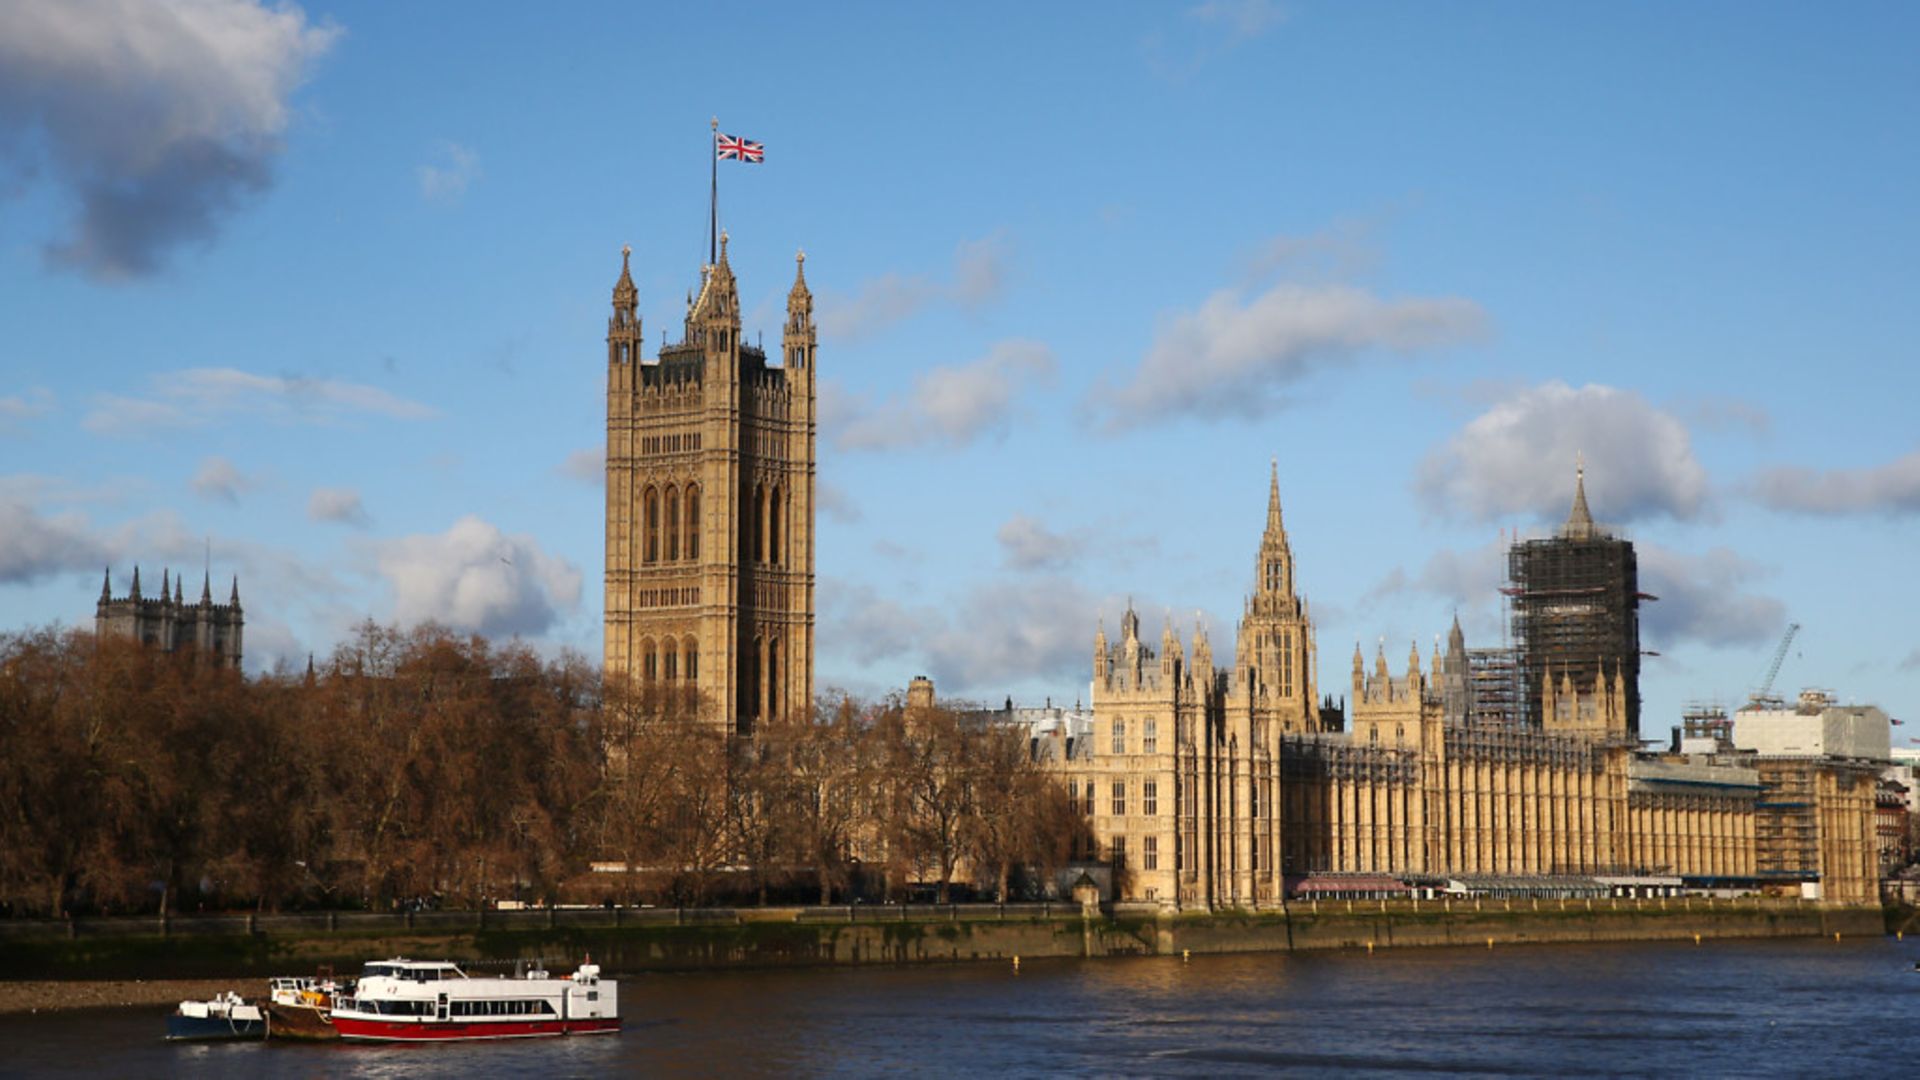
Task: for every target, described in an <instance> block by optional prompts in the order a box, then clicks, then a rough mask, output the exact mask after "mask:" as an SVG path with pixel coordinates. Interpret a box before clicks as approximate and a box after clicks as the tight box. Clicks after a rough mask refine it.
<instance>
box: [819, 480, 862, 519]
mask: <svg viewBox="0 0 1920 1080" xmlns="http://www.w3.org/2000/svg"><path fill="white" fill-rule="evenodd" d="M813 505H814V508H815V509H817V510H819V511H820V512H821V513H822V514H825V515H827V516H828V517H830V518H832V519H833V520H835V521H838V522H840V523H841V524H842V525H851V524H853V523H854V522H856V521H859V520H860V518H861V514H860V506H859V504H858V503H856V502H854V501H853V497H852V496H850V495H848V494H847V492H846V489H845V488H842V487H841V486H840V485H838V484H831V483H828V482H827V481H825V480H819V481H817V482H816V483H815V484H814V487H813Z"/></svg>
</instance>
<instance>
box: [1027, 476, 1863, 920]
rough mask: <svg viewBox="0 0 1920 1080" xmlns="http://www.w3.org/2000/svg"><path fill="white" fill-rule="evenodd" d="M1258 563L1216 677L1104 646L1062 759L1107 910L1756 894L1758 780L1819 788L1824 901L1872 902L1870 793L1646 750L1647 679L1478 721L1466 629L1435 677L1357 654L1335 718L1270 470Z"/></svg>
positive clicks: (1136, 643) (1167, 641)
mask: <svg viewBox="0 0 1920 1080" xmlns="http://www.w3.org/2000/svg"><path fill="white" fill-rule="evenodd" d="M1584 503H1585V500H1584V498H1583V497H1582V498H1579V499H1578V500H1577V502H1576V511H1575V512H1576V515H1579V514H1582V513H1584V510H1585V505H1584ZM1255 572H1256V576H1255V591H1254V593H1253V595H1252V596H1251V597H1250V598H1249V600H1248V602H1247V606H1246V612H1245V614H1244V615H1243V616H1242V619H1241V623H1240V627H1239V635H1238V640H1237V642H1236V646H1235V652H1234V658H1235V660H1234V665H1233V667H1231V668H1227V669H1224V670H1223V669H1217V668H1215V666H1214V662H1213V653H1212V645H1211V643H1210V642H1209V640H1208V638H1207V635H1206V632H1205V630H1204V628H1196V629H1195V634H1194V638H1193V649H1192V660H1191V662H1188V659H1187V653H1186V650H1185V649H1184V647H1183V645H1182V643H1181V641H1180V638H1179V636H1178V635H1177V634H1176V633H1175V632H1174V629H1173V627H1172V626H1171V625H1170V624H1169V625H1168V626H1167V627H1166V628H1165V629H1164V630H1163V631H1162V633H1161V636H1160V641H1159V646H1158V649H1157V650H1155V649H1153V648H1150V647H1149V646H1148V645H1147V644H1146V643H1145V642H1144V641H1143V640H1142V638H1141V634H1140V621H1139V617H1138V616H1137V615H1136V614H1135V613H1134V612H1133V611H1132V610H1128V611H1127V612H1126V614H1125V615H1124V616H1123V617H1122V619H1121V623H1120V636H1119V640H1118V641H1117V642H1113V643H1110V642H1109V640H1108V638H1107V635H1106V632H1105V629H1104V627H1103V628H1102V629H1101V630H1100V632H1099V633H1098V634H1097V635H1096V637H1095V639H1094V642H1095V643H1094V660H1093V697H1092V711H1093V724H1092V737H1091V739H1089V740H1088V743H1089V745H1087V746H1085V747H1084V748H1081V749H1077V750H1076V752H1075V753H1073V754H1070V755H1066V756H1065V757H1064V758H1062V759H1060V760H1059V762H1058V768H1059V769H1060V771H1061V773H1062V775H1063V778H1064V779H1065V781H1066V782H1067V783H1068V785H1069V786H1070V789H1071V790H1072V792H1073V794H1074V797H1075V799H1076V800H1077V802H1078V803H1079V805H1080V806H1081V808H1082V809H1083V811H1085V812H1086V814H1087V815H1088V818H1089V820H1090V823H1091V826H1092V832H1093V835H1094V838H1095V842H1096V844H1097V845H1098V846H1099V847H1100V848H1101V852H1100V853H1101V854H1104V855H1106V856H1108V857H1109V858H1110V859H1111V860H1112V862H1113V863H1114V866H1115V868H1116V874H1115V888H1116V891H1117V893H1118V895H1119V896H1120V898H1122V899H1127V900H1138V901H1149V902H1158V903H1161V904H1164V905H1167V906H1170V907H1177V908H1182V909H1215V908H1222V907H1229V908H1259V907H1266V906H1271V905H1277V904H1278V903H1280V902H1281V900H1282V898H1283V897H1284V896H1285V891H1286V888H1287V886H1288V883H1289V878H1293V879H1298V878H1300V877H1303V876H1306V875H1314V874H1372V875H1390V876H1394V877H1399V878H1402V879H1413V880H1420V881H1426V882H1429V883H1436V884H1438V883H1444V882H1445V881H1446V880H1448V879H1453V878H1460V877H1515V878H1519V877H1531V878H1538V877H1553V876H1585V877H1599V876H1615V875H1618V876H1634V875H1642V876H1644V875H1649V874H1657V875H1684V876H1688V877H1692V878H1695V879H1701V880H1707V881H1713V882H1720V883H1734V884H1737V885H1744V886H1747V887H1760V886H1763V885H1765V884H1768V883H1770V882H1772V881H1774V879H1773V878H1770V877H1769V875H1768V874H1767V872H1766V871H1767V863H1768V861H1769V858H1770V856H1769V851H1770V850H1771V847H1770V845H1773V844H1775V843H1776V842H1775V841H1772V840H1770V839H1769V838H1768V837H1767V836H1765V835H1762V833H1761V829H1762V828H1763V827H1764V817H1763V815H1762V814H1760V813H1759V812H1757V805H1759V804H1760V802H1761V798H1762V791H1763V787H1764V781H1765V779H1766V776H1767V775H1768V774H1769V773H1771V772H1778V771H1780V770H1797V769H1805V770H1808V771H1807V776H1808V781H1807V786H1808V787H1809V789H1810V790H1815V789H1817V790H1816V794H1818V795H1819V799H1818V803H1819V807H1818V809H1817V811H1816V812H1815V813H1814V815H1813V816H1814V817H1815V818H1816V823H1817V826H1818V833H1817V836H1815V837H1814V839H1812V840H1811V841H1810V842H1812V843H1813V844H1814V845H1815V849H1816V851H1817V855H1816V856H1815V862H1816V863H1817V866H1815V867H1813V868H1811V869H1812V871H1814V872H1817V874H1818V876H1819V877H1820V879H1821V881H1822V891H1823V895H1825V897H1826V898H1828V899H1834V900H1848V901H1860V900H1870V899H1872V898H1873V896H1874V892H1873V885H1872V879H1871V862H1872V858H1873V855H1872V832H1871V813H1872V802H1873V800H1872V794H1871V785H1870V784H1869V785H1867V786H1865V787H1860V786H1858V785H1855V784H1853V783H1852V782H1851V781H1850V780H1849V779H1848V776H1850V775H1851V774H1850V773H1848V772H1847V770H1846V769H1837V770H1836V769H1835V768H1828V767H1823V766H1806V765H1796V766H1790V765H1788V764H1786V763H1775V764H1773V765H1765V766H1761V765H1757V764H1756V762H1755V760H1754V759H1753V758H1752V756H1751V755H1737V754H1733V753H1727V754H1716V755H1704V756H1702V755H1695V756H1680V755H1668V756H1653V755H1645V754H1641V753H1639V752H1638V751H1637V741H1636V740H1635V738H1634V736H1633V734H1632V732H1633V728H1634V724H1633V717H1632V712H1631V702H1632V701H1633V700H1634V695H1635V694H1636V693H1637V688H1634V687H1630V686H1628V685H1626V684H1625V681H1624V680H1625V674H1624V673H1623V672H1622V671H1621V670H1620V669H1619V668H1618V667H1615V668H1614V669H1613V670H1610V671H1606V672H1599V671H1596V672H1595V674H1594V676H1593V677H1592V679H1591V681H1590V682H1587V681H1585V680H1578V681H1577V680H1576V678H1575V676H1574V674H1573V673H1572V672H1567V671H1560V672H1557V673H1555V674H1554V675H1553V676H1552V677H1550V678H1545V679H1543V680H1542V683H1541V688H1540V694H1539V698H1538V700H1537V701H1536V702H1535V704H1534V708H1532V709H1529V710H1528V711H1529V712H1531V713H1533V714H1534V715H1535V716H1536V717H1537V719H1536V720H1534V721H1533V722H1532V723H1519V724H1513V723H1508V724H1489V723H1486V722H1484V719H1483V717H1484V716H1485V715H1486V714H1485V713H1484V712H1483V711H1481V710H1478V709H1477V708H1476V707H1475V704H1474V701H1473V698H1474V673H1473V665H1472V663H1471V662H1470V654H1469V651H1468V650H1467V648H1466V645H1465V641H1464V636H1463V635H1462V633H1461V631H1460V627H1459V625H1458V623H1457V622H1456V623H1455V625H1454V627H1453V629H1452V632H1451V634H1450V635H1449V640H1448V644H1447V649H1446V652H1445V654H1444V655H1440V656H1436V657H1434V658H1433V663H1432V667H1431V668H1430V669H1429V670H1426V671H1423V670H1422V667H1421V660H1420V653H1419V650H1418V648H1417V647H1414V648H1412V649H1410V650H1409V654H1408V657H1407V662H1406V667H1405V669H1404V671H1402V672H1401V673H1399V674H1397V675H1396V674H1395V673H1393V672H1392V671H1391V670H1390V668H1389V665H1388V662H1387V658H1386V655H1385V649H1384V647H1383V648H1381V649H1380V650H1378V651H1377V653H1376V655H1375V658H1374V662H1373V665H1372V670H1371V671H1369V670H1368V667H1367V665H1366V663H1365V660H1364V658H1363V655H1362V653H1361V652H1360V650H1359V648H1358V647H1357V646H1356V648H1355V650H1354V657H1353V670H1352V678H1351V683H1350V695H1351V696H1350V697H1349V698H1348V699H1347V702H1346V705H1345V707H1344V708H1342V707H1338V706H1336V705H1335V704H1334V703H1333V702H1332V701H1331V700H1326V699H1320V700H1316V691H1315V685H1314V677H1313V657H1314V643H1313V624H1312V621H1311V619H1310V618H1309V617H1308V607H1307V604H1306V602H1305V601H1304V600H1303V599H1301V598H1300V597H1299V596H1298V594H1297V593H1296V592H1295V578H1294V564H1293V559H1292V555H1291V551H1290V548H1289V547H1288V544H1287V539H1286V531H1285V528H1284V526H1283V524H1282V521H1281V515H1280V496H1279V486H1278V475H1277V470H1276V475H1275V477H1274V479H1273V481H1272V484H1271V486H1270V488H1269V493H1268V509H1267V526H1266V531H1265V533H1264V535H1263V536H1262V538H1261V542H1260V548H1259V556H1258V559H1257V561H1256V571H1255ZM1729 749H1730V748H1729ZM1810 835H1812V834H1810ZM1774 861H1775V862H1778V861H1780V860H1778V859H1775V860H1774ZM1791 876H1792V875H1791V874H1788V875H1784V876H1781V877H1779V879H1778V882H1779V883H1780V884H1782V885H1784V884H1785V883H1786V878H1787V877H1791ZM1798 880H1799V879H1798V878H1796V879H1795V880H1794V882H1793V887H1795V888H1797V887H1798Z"/></svg>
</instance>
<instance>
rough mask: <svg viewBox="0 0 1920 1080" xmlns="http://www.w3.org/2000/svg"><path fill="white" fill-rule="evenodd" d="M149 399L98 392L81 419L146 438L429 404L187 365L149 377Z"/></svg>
mask: <svg viewBox="0 0 1920 1080" xmlns="http://www.w3.org/2000/svg"><path fill="white" fill-rule="evenodd" d="M149 382H150V384H151V389H150V391H149V396H147V397H142V398H134V397H122V396H119V395H111V394H109V395H103V396H101V397H100V398H98V399H96V400H95V402H94V407H93V409H92V410H91V411H89V412H88V413H87V415H86V416H85V417H84V418H83V419H82V420H81V422H80V423H81V426H82V427H84V428H86V429H87V430H88V431H91V432H93V433H95V434H97V435H122V436H135V435H145V434H151V433H155V432H160V431H168V430H178V429H182V428H191V427H199V426H201V425H203V424H206V423H209V422H211V421H213V420H215V419H218V418H221V417H227V416H232V415H235V414H245V415H248V416H254V417H267V418H272V419H275V420H280V421H288V422H307V423H326V422H330V421H333V420H337V419H339V418H340V417H342V416H346V415H349V414H356V413H360V414H368V415H374V416H385V417H390V418H393V419H397V420H419V419H424V418H427V417H431V416H434V415H435V412H434V410H433V409H432V408H430V407H428V406H426V405H422V404H420V403H419V402H416V401H409V400H407V399H406V398H402V397H398V396H396V395H394V394H391V393H388V392H387V391H385V390H382V389H380V388H379V387H377V386H368V385H366V384H364V383H353V382H344V381H340V380H337V379H315V378H309V377H307V376H303V375H258V374H255V373H253V372H249V371H240V370H237V369H235V368H188V369H186V370H184V371H174V372H168V373H166V374H163V375H156V376H153V377H152V378H151V379H150V380H149Z"/></svg>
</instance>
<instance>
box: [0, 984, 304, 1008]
mask: <svg viewBox="0 0 1920 1080" xmlns="http://www.w3.org/2000/svg"><path fill="white" fill-rule="evenodd" d="M228 990H232V991H234V992H235V993H237V994H239V995H240V996H241V997H244V998H247V999H248V1000H250V1001H251V1000H254V999H256V998H263V997H265V996H266V993H267V983H266V980H265V979H251V978H238V979H32V980H22V981H17V982H16V981H13V980H0V1015H6V1014H10V1013H26V1012H49V1011H52V1010H55V1009H98V1008H105V1007H108V1006H115V1005H155V1006H160V1005H164V1006H167V1007H169V1008H171V1007H172V1006H174V1005H177V1004H179V1003H180V1002H182V1001H186V1000H190V999H197V1000H205V999H207V998H210V997H212V996H214V995H215V994H223V993H225V992H227V991H228Z"/></svg>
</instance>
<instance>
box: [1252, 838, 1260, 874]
mask: <svg viewBox="0 0 1920 1080" xmlns="http://www.w3.org/2000/svg"><path fill="white" fill-rule="evenodd" d="M1253 869H1254V871H1255V872H1256V873H1257V872H1259V870H1260V838H1259V837H1258V836H1256V837H1254V838H1253Z"/></svg>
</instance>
